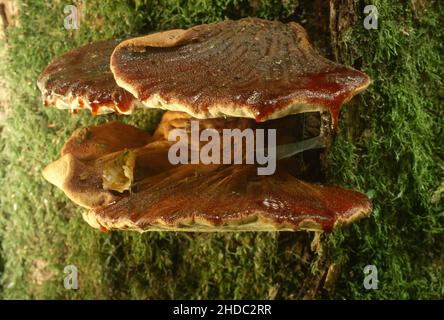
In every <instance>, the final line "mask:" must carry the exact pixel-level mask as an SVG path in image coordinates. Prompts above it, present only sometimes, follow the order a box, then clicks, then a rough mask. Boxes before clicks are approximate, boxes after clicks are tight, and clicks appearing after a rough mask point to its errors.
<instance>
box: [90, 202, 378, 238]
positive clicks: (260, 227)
mask: <svg viewBox="0 0 444 320" xmlns="http://www.w3.org/2000/svg"><path fill="white" fill-rule="evenodd" d="M370 213H371V207H369V208H360V209H359V210H358V211H357V212H355V214H353V215H352V216H350V217H349V218H348V219H344V218H341V217H337V220H336V222H335V224H334V228H336V227H340V226H342V225H346V224H349V223H351V222H353V221H355V220H358V219H361V218H364V217H367V216H368V215H369V214H370ZM83 219H84V220H85V221H86V222H87V223H88V224H89V225H90V226H92V227H94V228H97V229H100V228H103V227H105V228H106V229H108V230H132V231H139V232H147V231H188V232H229V231H268V232H269V231H300V230H305V231H319V232H322V231H323V228H322V225H320V224H319V223H317V222H316V221H314V220H312V219H305V220H302V221H301V222H300V223H299V224H298V225H297V226H296V225H293V224H289V223H280V224H279V223H275V222H273V221H272V220H271V219H269V218H266V217H265V216H264V215H263V214H261V213H251V214H249V215H248V216H246V217H243V218H241V219H230V220H226V221H225V222H224V224H223V225H217V226H216V225H214V224H212V223H211V222H209V221H207V220H205V219H201V218H183V219H181V220H180V221H177V222H176V223H175V224H174V225H171V224H168V223H166V222H165V221H164V220H162V219H161V218H159V219H157V220H156V221H155V222H152V223H151V224H150V225H149V226H144V227H141V226H139V225H138V224H136V223H134V222H133V221H132V220H131V219H129V218H128V217H119V218H118V219H114V220H113V219H109V218H104V217H102V216H100V215H97V214H96V213H95V212H94V211H93V210H89V211H84V212H83Z"/></svg>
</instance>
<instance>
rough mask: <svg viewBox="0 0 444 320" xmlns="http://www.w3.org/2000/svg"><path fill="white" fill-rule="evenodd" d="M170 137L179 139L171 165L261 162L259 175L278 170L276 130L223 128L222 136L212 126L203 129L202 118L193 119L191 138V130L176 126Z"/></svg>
mask: <svg viewBox="0 0 444 320" xmlns="http://www.w3.org/2000/svg"><path fill="white" fill-rule="evenodd" d="M189 139H190V141H189ZM168 140H169V141H175V142H176V143H174V144H173V145H172V146H171V147H170V149H169V150H168V160H169V161H170V163H171V164H188V163H191V164H199V163H201V164H243V163H245V164H258V165H260V166H259V167H258V168H257V174H258V175H272V174H273V173H274V172H275V171H276V129H255V130H253V129H251V128H246V129H243V130H240V129H223V130H222V135H220V133H219V131H218V130H216V129H212V128H210V129H208V128H207V129H204V130H202V131H200V129H199V121H198V120H192V121H191V134H190V138H189V136H188V132H187V130H185V129H174V130H171V131H170V132H169V134H168ZM201 142H207V143H206V144H204V145H203V146H201ZM244 147H245V148H244Z"/></svg>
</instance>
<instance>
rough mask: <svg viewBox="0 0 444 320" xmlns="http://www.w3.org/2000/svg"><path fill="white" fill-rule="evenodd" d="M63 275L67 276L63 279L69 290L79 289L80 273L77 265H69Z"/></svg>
mask: <svg viewBox="0 0 444 320" xmlns="http://www.w3.org/2000/svg"><path fill="white" fill-rule="evenodd" d="M63 273H65V274H67V275H66V276H64V277H63V286H64V287H65V289H67V290H77V289H78V288H79V272H78V271H77V267H76V266H75V265H72V264H70V265H67V266H66V267H65V268H64V269H63Z"/></svg>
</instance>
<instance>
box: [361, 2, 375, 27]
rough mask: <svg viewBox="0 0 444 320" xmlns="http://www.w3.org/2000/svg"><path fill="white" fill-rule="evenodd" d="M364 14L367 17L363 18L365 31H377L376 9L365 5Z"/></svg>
mask: <svg viewBox="0 0 444 320" xmlns="http://www.w3.org/2000/svg"><path fill="white" fill-rule="evenodd" d="M364 13H365V14H366V15H367V16H366V17H365V18H364V28H365V29H367V30H372V29H374V30H376V29H378V8H376V6H374V5H370V4H369V5H366V6H365V7H364Z"/></svg>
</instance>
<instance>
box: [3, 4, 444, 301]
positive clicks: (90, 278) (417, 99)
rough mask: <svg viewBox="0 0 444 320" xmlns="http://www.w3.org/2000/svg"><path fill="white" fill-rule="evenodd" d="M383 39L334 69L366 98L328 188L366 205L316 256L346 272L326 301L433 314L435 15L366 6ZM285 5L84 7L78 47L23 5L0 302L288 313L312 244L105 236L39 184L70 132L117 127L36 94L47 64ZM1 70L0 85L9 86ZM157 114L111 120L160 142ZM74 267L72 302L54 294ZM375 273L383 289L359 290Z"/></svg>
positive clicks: (339, 147) (364, 40) (371, 39)
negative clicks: (120, 301)
mask: <svg viewBox="0 0 444 320" xmlns="http://www.w3.org/2000/svg"><path fill="white" fill-rule="evenodd" d="M375 4H376V5H377V7H378V9H379V13H380V26H379V30H377V31H374V30H373V31H367V30H365V29H363V28H362V26H361V25H359V24H357V25H356V27H355V28H352V29H351V30H349V31H348V32H347V33H346V34H345V35H344V39H343V40H344V42H343V45H342V51H341V57H343V59H344V61H342V62H345V63H346V64H349V65H355V66H356V67H357V68H360V69H363V70H364V71H365V72H367V73H368V74H369V75H370V76H371V78H372V79H373V81H374V82H373V84H372V86H371V87H370V88H369V89H368V90H367V91H366V92H365V93H364V94H362V95H361V96H360V97H359V98H358V99H356V100H355V101H354V102H353V103H351V104H350V106H348V107H345V109H344V112H342V118H341V121H342V122H341V132H340V133H339V135H338V136H337V138H336V142H335V146H334V149H333V152H332V154H331V157H330V171H329V180H330V181H334V182H335V183H340V184H342V185H344V186H350V187H353V188H357V189H360V190H362V191H364V192H366V193H367V194H369V195H370V196H371V197H372V198H373V203H374V212H373V215H372V217H371V218H369V219H367V220H363V221H361V222H359V223H357V224H355V225H352V226H351V227H349V228H347V229H344V230H341V231H337V232H334V233H333V234H332V235H331V236H329V237H328V245H327V247H326V248H325V251H326V254H327V256H328V257H329V258H331V259H332V260H333V261H335V262H336V263H337V265H338V266H340V267H341V270H342V272H341V273H340V276H339V280H338V283H337V285H336V286H335V288H334V290H333V291H331V292H330V293H329V294H328V295H327V296H326V297H327V298H348V299H351V298H442V297H443V296H444V289H443V288H444V284H443V279H444V277H443V256H442V252H443V243H444V241H443V240H444V239H443V237H442V234H443V217H444V209H443V202H442V200H441V202H440V203H436V204H432V203H431V200H430V199H431V195H432V194H433V192H434V190H436V189H437V188H438V185H439V183H440V181H441V180H442V178H443V172H442V170H441V169H440V168H439V166H438V165H437V163H438V160H439V159H442V158H443V157H444V150H443V145H442V141H444V132H443V131H444V108H443V91H442V87H443V83H442V75H443V61H442V56H443V44H444V38H443V33H444V32H443V30H442V27H441V26H442V25H443V21H442V19H443V18H442V17H443V16H444V14H443V13H444V10H443V5H442V4H440V1H434V2H431V3H430V4H429V8H428V10H427V11H426V12H425V13H424V14H423V15H422V16H420V17H414V16H413V14H412V11H411V8H410V7H408V6H407V7H405V6H404V5H401V4H399V5H398V4H393V2H392V1H390V3H389V2H388V1H377V2H375ZM295 6H296V5H295V4H292V2H291V1H284V2H281V1H236V0H217V1H203V0H200V1H198V0H195V1H179V0H175V1H173V0H171V1H166V0H165V1H161V0H157V1H154V0H153V1H148V0H139V1H123V0H121V1H113V2H103V1H98V0H94V1H88V2H87V4H86V5H84V6H83V19H82V20H81V23H80V29H79V30H78V31H66V30H65V29H64V28H63V18H64V14H63V3H61V2H55V4H54V3H53V1H49V0H48V1H44V0H39V1H23V4H22V6H21V16H20V19H21V21H20V27H18V28H13V29H10V30H9V31H8V48H9V60H8V61H7V63H6V64H4V65H3V66H2V67H0V72H1V73H2V74H3V75H6V77H7V79H8V81H9V84H10V87H11V89H12V91H13V97H14V99H13V102H12V103H13V104H12V107H11V110H10V112H9V117H8V119H7V121H6V124H5V127H4V129H3V131H2V133H1V135H2V136H1V140H0V148H1V155H0V163H1V167H0V180H1V186H2V194H1V195H0V200H1V207H0V211H1V218H0V241H1V251H0V255H1V259H0V266H1V268H0V272H1V273H2V282H1V288H0V289H1V295H2V296H3V297H5V298H27V297H31V298H37V297H38V298H274V297H277V298H294V297H297V296H298V293H299V291H300V289H301V286H302V283H303V280H304V278H305V277H306V276H307V275H310V270H314V269H315V267H316V265H315V264H311V263H310V262H309V259H307V254H308V253H307V252H301V250H300V248H298V247H297V240H301V239H305V240H307V239H308V238H309V235H308V234H307V233H297V234H291V233H280V234H273V233H232V234H199V233H196V234H181V233H147V234H142V235H140V234H136V233H107V234H102V233H100V232H98V231H97V230H94V229H92V228H90V227H89V226H88V225H87V224H86V223H85V222H84V221H83V220H82V218H81V211H80V210H79V209H78V208H76V207H75V206H74V205H73V204H72V203H70V202H69V201H68V200H67V199H66V197H65V196H64V195H63V193H62V192H61V191H59V190H58V189H56V188H53V187H50V186H49V185H48V183H47V182H45V181H44V180H43V178H42V177H41V170H42V169H43V168H44V166H45V165H46V164H48V163H49V162H51V161H52V160H54V159H56V158H57V156H58V153H59V150H60V148H61V146H62V144H63V142H64V141H65V140H66V138H67V137H68V136H69V135H70V134H71V133H72V131H74V129H76V128H78V127H80V126H82V125H88V124H96V123H103V122H106V121H109V120H111V119H116V118H117V117H116V116H113V115H109V116H103V117H92V116H91V115H90V114H87V113H80V114H79V115H76V116H71V115H69V114H67V113H65V112H60V111H56V110H53V109H51V108H43V107H42V105H41V101H40V97H39V92H38V90H37V88H36V86H35V81H36V78H37V76H38V74H39V73H40V71H41V70H42V69H43V68H44V66H45V65H46V64H47V62H48V61H49V60H50V59H51V58H52V57H54V56H56V55H58V54H60V53H61V52H63V51H66V50H68V49H69V48H73V47H76V46H79V45H81V44H84V43H87V42H89V41H92V40H96V39H105V38H111V37H115V36H126V35H132V34H139V33H143V32H149V31H151V30H159V29H166V28H173V27H187V26H191V25H194V24H196V23H202V22H212V21H217V20H221V19H224V18H225V17H230V18H237V17H241V16H248V15H256V16H260V17H264V18H268V19H274V18H277V19H282V20H289V19H293V18H294V19H297V18H298V17H297V16H295V14H294V10H295ZM4 69H7V70H4ZM159 115H160V113H159V112H155V111H143V112H138V113H136V114H135V115H133V116H130V117H123V118H119V119H120V120H123V121H124V122H126V123H131V124H135V125H137V126H139V127H141V128H144V129H147V130H150V129H153V127H154V125H155V123H157V121H158V119H159ZM69 264H74V265H76V266H77V268H78V270H79V278H80V284H79V285H80V289H79V290H77V291H69V290H65V289H64V288H63V269H64V267H65V266H66V265H69ZM367 264H374V265H376V266H377V267H378V270H379V275H380V289H379V290H376V291H366V290H365V289H364V288H363V286H362V281H363V277H364V274H363V272H362V270H363V267H364V266H365V265H367Z"/></svg>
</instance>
